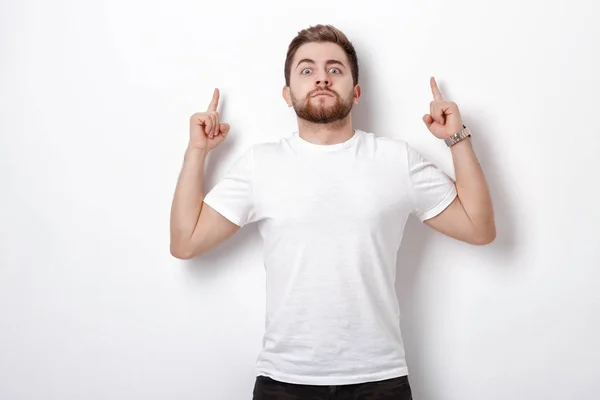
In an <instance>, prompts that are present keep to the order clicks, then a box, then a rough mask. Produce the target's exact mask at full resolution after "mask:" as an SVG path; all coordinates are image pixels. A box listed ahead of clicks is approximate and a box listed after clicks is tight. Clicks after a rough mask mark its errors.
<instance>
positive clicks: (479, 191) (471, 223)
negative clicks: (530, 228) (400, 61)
mask: <svg viewBox="0 0 600 400" xmlns="http://www.w3.org/2000/svg"><path fill="white" fill-rule="evenodd" d="M430 84H431V90H432V92H433V97H434V101H432V102H431V103H430V114H425V115H424V116H423V122H425V125H427V128H428V129H429V130H430V132H431V133H433V134H434V135H435V136H436V137H437V138H439V139H445V138H447V137H449V136H451V135H453V134H455V133H456V132H459V131H460V130H461V129H462V127H463V123H462V120H461V117H460V112H459V110H458V106H457V105H456V103H454V102H449V101H445V100H444V98H443V97H442V94H441V93H440V90H439V88H438V86H437V83H436V81H435V79H434V78H433V77H432V78H431V79H430ZM450 149H451V151H452V160H453V162H454V169H455V172H456V191H457V193H458V196H457V197H456V198H455V199H454V201H453V202H452V203H451V204H450V205H449V206H448V207H447V208H446V209H445V210H444V211H442V212H441V213H440V214H438V215H437V216H435V217H433V218H430V219H428V220H426V221H425V223H426V224H427V225H428V226H430V227H432V228H433V229H435V230H437V231H439V232H441V233H444V234H446V235H448V236H450V237H453V238H455V239H459V240H462V241H465V242H467V243H471V244H480V245H483V244H489V243H491V242H492V241H493V240H494V239H495V238H496V223H495V220H494V210H493V207H492V199H491V197H490V192H489V189H488V185H487V182H486V179H485V177H484V175H483V171H482V169H481V166H480V165H479V162H478V160H477V157H476V156H475V152H474V151H473V146H472V144H471V138H466V139H464V140H462V141H460V142H458V143H456V144H454V145H452V147H451V148H450Z"/></svg>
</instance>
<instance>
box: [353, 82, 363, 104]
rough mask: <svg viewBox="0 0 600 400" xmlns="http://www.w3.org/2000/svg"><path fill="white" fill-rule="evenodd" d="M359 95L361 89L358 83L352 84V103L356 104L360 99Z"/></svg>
mask: <svg viewBox="0 0 600 400" xmlns="http://www.w3.org/2000/svg"><path fill="white" fill-rule="evenodd" d="M360 96H361V89H360V85H359V84H356V86H354V96H353V99H352V101H353V103H354V104H358V102H359V100H360Z"/></svg>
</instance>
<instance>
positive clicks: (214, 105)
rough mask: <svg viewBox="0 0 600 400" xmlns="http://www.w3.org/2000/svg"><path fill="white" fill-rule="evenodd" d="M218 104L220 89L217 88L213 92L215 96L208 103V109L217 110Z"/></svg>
mask: <svg viewBox="0 0 600 400" xmlns="http://www.w3.org/2000/svg"><path fill="white" fill-rule="evenodd" d="M218 105H219V89H217V88H215V91H214V92H213V98H212V100H211V102H210V104H209V105H208V110H207V111H217V106H218Z"/></svg>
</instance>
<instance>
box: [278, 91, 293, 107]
mask: <svg viewBox="0 0 600 400" xmlns="http://www.w3.org/2000/svg"><path fill="white" fill-rule="evenodd" d="M281 94H282V95H283V99H284V100H285V102H286V103H287V105H288V107H291V106H293V103H292V96H291V94H290V87H289V86H284V87H283V90H282V92H281Z"/></svg>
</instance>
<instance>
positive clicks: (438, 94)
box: [429, 76, 444, 101]
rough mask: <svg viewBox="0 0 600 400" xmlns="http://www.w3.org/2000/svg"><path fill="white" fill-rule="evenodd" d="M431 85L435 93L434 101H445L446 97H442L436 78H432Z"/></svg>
mask: <svg viewBox="0 0 600 400" xmlns="http://www.w3.org/2000/svg"><path fill="white" fill-rule="evenodd" d="M429 84H430V85H431V92H432V93H433V99H434V100H435V101H444V97H442V93H441V92H440V88H439V87H438V85H437V82H436V81H435V78H434V77H433V76H432V77H431V79H430V80H429Z"/></svg>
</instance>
